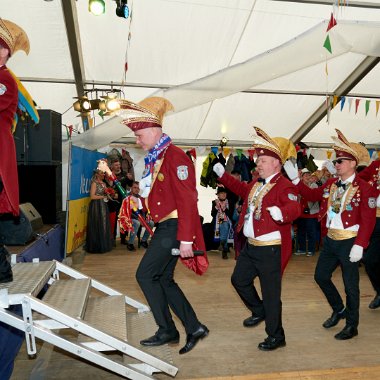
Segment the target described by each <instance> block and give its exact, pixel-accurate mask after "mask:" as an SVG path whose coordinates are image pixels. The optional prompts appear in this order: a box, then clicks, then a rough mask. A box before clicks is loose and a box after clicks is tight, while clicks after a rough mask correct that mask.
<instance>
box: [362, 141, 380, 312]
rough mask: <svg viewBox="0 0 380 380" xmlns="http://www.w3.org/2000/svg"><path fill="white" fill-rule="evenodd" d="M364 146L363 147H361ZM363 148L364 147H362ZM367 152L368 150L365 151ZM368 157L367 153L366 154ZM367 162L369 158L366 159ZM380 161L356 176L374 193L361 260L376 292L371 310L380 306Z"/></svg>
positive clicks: (371, 303) (370, 306)
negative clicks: (371, 219)
mask: <svg viewBox="0 0 380 380" xmlns="http://www.w3.org/2000/svg"><path fill="white" fill-rule="evenodd" d="M363 148H364V147H363ZM364 149H365V148H364ZM367 154H368V152H367ZM368 158H369V154H368ZM368 162H369V160H368ZM379 171H380V161H379V160H377V161H373V162H372V163H371V164H370V165H369V166H368V167H367V168H365V169H363V170H362V171H361V172H360V173H359V174H358V177H360V178H362V179H364V180H365V181H367V182H368V183H369V185H370V186H372V187H373V188H374V189H375V191H376V193H377V198H376V224H375V229H374V230H373V233H372V235H371V238H370V240H369V245H368V248H367V250H366V252H365V254H364V255H363V262H364V265H365V270H366V272H367V275H368V278H369V280H370V282H371V285H372V287H373V289H374V290H375V292H376V294H375V297H374V298H373V300H372V301H371V302H370V304H369V305H368V307H369V308H370V309H372V310H374V309H378V308H379V307H380V173H379Z"/></svg>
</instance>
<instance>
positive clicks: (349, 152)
mask: <svg viewBox="0 0 380 380" xmlns="http://www.w3.org/2000/svg"><path fill="white" fill-rule="evenodd" d="M336 132H337V135H338V137H333V140H334V142H335V144H334V145H333V149H334V150H335V154H336V160H335V161H334V165H335V168H336V173H337V176H338V178H331V179H329V180H328V181H327V182H325V184H324V185H323V186H322V187H318V188H317V189H310V188H309V187H308V186H306V185H305V184H304V183H303V182H302V181H300V179H299V178H298V172H297V170H296V168H295V167H293V166H292V165H291V163H287V164H286V165H284V168H285V170H286V172H287V174H288V177H289V178H290V179H291V180H292V181H293V183H294V184H296V185H297V187H298V189H299V191H300V194H301V195H302V197H304V198H305V199H306V200H308V201H311V202H317V201H320V202H321V204H320V212H319V216H320V217H321V216H323V215H325V214H327V221H326V224H327V228H328V232H327V236H326V237H325V239H324V244H323V248H322V250H321V252H320V255H319V258H318V262H317V266H316V268H315V274H314V279H315V281H316V282H317V284H318V285H319V287H320V288H321V290H322V291H323V293H324V295H325V296H326V299H327V301H328V303H329V305H330V306H331V308H332V311H333V312H332V314H331V317H329V318H328V319H327V320H326V321H325V322H324V323H323V325H322V326H323V327H324V328H326V329H330V328H332V327H334V326H336V325H337V324H338V323H339V321H340V320H341V319H345V318H346V325H345V326H344V328H343V329H342V330H341V331H340V332H339V333H337V334H335V339H338V340H347V339H351V338H353V337H355V336H356V335H358V325H359V301H360V290H359V261H360V260H361V259H362V257H363V251H364V249H365V248H366V247H367V246H368V243H369V239H370V236H371V234H372V231H373V229H374V226H375V222H376V196H377V192H376V191H375V189H373V188H372V187H371V186H370V185H369V184H368V183H367V182H365V181H364V180H363V179H361V178H359V176H358V175H357V174H356V171H355V169H356V166H357V165H358V163H359V155H358V151H357V147H356V145H358V144H355V143H350V142H348V140H347V139H346V137H345V136H344V135H343V134H342V132H341V131H339V130H338V129H336ZM338 266H340V267H341V269H342V277H343V282H344V289H345V293H346V306H344V302H343V299H342V297H341V296H340V294H339V292H338V290H337V288H336V286H335V285H334V283H333V282H332V280H331V278H332V274H333V272H334V271H335V269H336V268H338Z"/></svg>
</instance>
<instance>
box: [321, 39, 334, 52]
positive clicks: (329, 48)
mask: <svg viewBox="0 0 380 380" xmlns="http://www.w3.org/2000/svg"><path fill="white" fill-rule="evenodd" d="M323 47H324V48H325V49H326V50H328V51H329V52H330V54H332V49H331V42H330V37H329V35H327V37H326V39H325V42H324V44H323Z"/></svg>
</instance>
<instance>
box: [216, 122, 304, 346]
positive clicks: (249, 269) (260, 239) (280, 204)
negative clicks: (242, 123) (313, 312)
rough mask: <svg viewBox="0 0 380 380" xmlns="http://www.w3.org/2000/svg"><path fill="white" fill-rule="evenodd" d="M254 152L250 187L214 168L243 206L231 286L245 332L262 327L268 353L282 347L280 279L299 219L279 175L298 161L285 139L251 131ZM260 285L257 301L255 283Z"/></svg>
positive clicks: (293, 195)
mask: <svg viewBox="0 0 380 380" xmlns="http://www.w3.org/2000/svg"><path fill="white" fill-rule="evenodd" d="M255 132H256V135H255V136H254V137H253V147H254V148H255V152H256V154H257V155H258V159H257V167H256V171H257V172H258V175H259V177H258V178H257V179H255V180H253V181H252V182H251V183H250V184H247V183H244V182H240V181H238V180H237V179H236V178H233V177H232V176H231V175H229V174H228V173H226V172H225V170H224V168H223V166H222V165H221V164H220V163H218V164H216V165H214V171H215V173H216V174H217V175H218V177H219V181H220V182H221V183H222V184H223V185H225V186H226V187H227V188H229V189H230V190H232V191H234V192H235V193H236V194H238V195H239V196H240V197H241V198H242V200H243V201H244V203H243V206H242V212H241V214H240V219H239V222H238V227H237V231H239V230H241V229H243V231H244V235H245V236H246V237H247V239H248V243H247V244H246V245H245V247H244V248H243V250H242V251H241V253H240V255H239V256H238V258H237V260H236V266H235V269H234V272H233V274H232V276H231V282H232V285H233V286H234V288H235V289H236V291H237V293H238V294H239V296H240V298H241V299H242V301H243V302H244V304H245V306H246V307H247V308H248V309H249V310H250V311H251V313H252V314H251V316H250V317H248V318H246V319H245V320H244V321H243V325H244V326H245V327H255V326H257V325H258V324H259V323H260V322H262V321H265V331H266V333H267V334H268V337H267V338H266V339H265V340H264V341H263V342H261V343H259V345H258V348H259V349H260V350H263V351H272V350H275V349H277V348H280V347H284V346H285V345H286V341H285V332H284V329H283V326H282V302H281V278H282V272H283V270H284V269H285V266H286V264H287V262H288V261H289V258H290V256H291V254H292V240H291V223H292V221H293V220H295V219H297V217H298V216H299V215H300V213H301V210H300V205H299V203H298V198H297V195H298V191H297V189H296V187H295V186H294V185H293V184H292V183H291V182H290V181H289V180H288V179H286V178H285V177H284V176H283V175H282V174H281V169H282V164H283V162H284V161H285V160H286V159H288V158H289V157H290V156H292V157H294V158H295V157H296V149H295V147H294V145H293V144H292V143H291V142H290V141H289V140H287V139H284V138H273V139H272V138H270V137H269V136H268V135H267V134H266V133H265V132H264V131H262V130H261V129H260V128H257V127H255ZM256 277H258V278H259V280H260V286H261V293H262V297H261V298H260V296H259V294H258V292H257V290H256V288H255V286H254V284H253V281H254V279H255V278H256Z"/></svg>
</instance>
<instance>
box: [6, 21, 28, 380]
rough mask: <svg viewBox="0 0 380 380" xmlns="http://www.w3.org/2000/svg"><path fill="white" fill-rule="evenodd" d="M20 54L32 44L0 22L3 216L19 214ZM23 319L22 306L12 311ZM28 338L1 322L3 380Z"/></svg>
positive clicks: (8, 269) (9, 272)
mask: <svg viewBox="0 0 380 380" xmlns="http://www.w3.org/2000/svg"><path fill="white" fill-rule="evenodd" d="M17 50H24V51H25V52H26V53H27V54H28V53H29V40H28V37H27V35H26V34H25V32H24V30H22V29H21V28H20V27H19V26H18V25H16V24H14V23H13V22H11V21H8V20H3V19H1V18H0V215H3V214H11V215H15V216H17V215H18V214H19V199H18V194H19V192H18V177H17V162H16V150H15V144H14V140H13V136H12V121H13V118H14V115H15V113H16V109H17V103H18V89H17V84H16V82H15V80H14V79H13V76H12V75H11V74H10V72H9V71H8V69H7V67H6V66H5V64H6V63H7V61H8V59H9V57H10V56H12V55H13V54H14V53H15V52H16V51H17ZM6 256H7V251H6V249H5V247H3V246H1V245H0V282H10V281H12V280H13V276H12V270H11V267H10V264H9V263H8V261H7V257H6ZM8 310H9V311H10V312H13V313H15V314H18V315H22V310H21V306H20V305H13V306H10V307H9V308H8ZM23 339H24V334H23V333H22V332H21V331H20V330H17V329H15V328H13V327H11V326H9V325H6V324H4V323H2V322H0V358H1V365H0V379H4V380H7V379H9V378H10V377H11V375H12V371H13V365H14V359H15V357H16V356H17V353H18V351H19V349H20V347H21V344H22V341H23Z"/></svg>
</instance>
